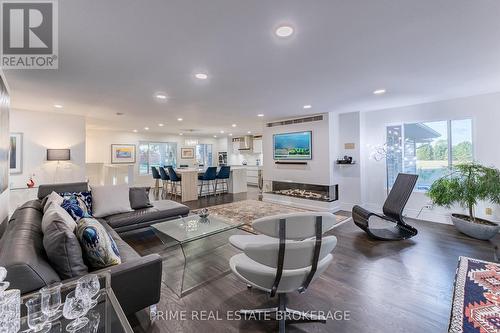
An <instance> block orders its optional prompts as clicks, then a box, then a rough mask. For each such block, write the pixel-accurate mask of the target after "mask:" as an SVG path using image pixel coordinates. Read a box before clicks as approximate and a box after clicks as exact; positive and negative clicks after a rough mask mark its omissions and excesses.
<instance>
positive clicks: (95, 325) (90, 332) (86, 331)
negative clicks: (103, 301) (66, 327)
mask: <svg viewBox="0 0 500 333" xmlns="http://www.w3.org/2000/svg"><path fill="white" fill-rule="evenodd" d="M87 317H88V318H89V323H88V324H87V326H85V327H84V328H83V329H82V330H80V331H78V333H97V332H98V331H99V323H100V321H101V315H100V314H99V312H98V311H96V310H90V311H89V313H88V314H87Z"/></svg>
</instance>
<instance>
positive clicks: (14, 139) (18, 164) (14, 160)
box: [9, 133, 23, 175]
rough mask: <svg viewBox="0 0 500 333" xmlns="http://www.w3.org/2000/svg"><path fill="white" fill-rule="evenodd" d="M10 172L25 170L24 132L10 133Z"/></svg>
mask: <svg viewBox="0 0 500 333" xmlns="http://www.w3.org/2000/svg"><path fill="white" fill-rule="evenodd" d="M9 170H10V174H11V175H12V174H16V173H22V172H23V133H10V166H9Z"/></svg>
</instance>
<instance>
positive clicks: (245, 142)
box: [238, 135, 253, 150]
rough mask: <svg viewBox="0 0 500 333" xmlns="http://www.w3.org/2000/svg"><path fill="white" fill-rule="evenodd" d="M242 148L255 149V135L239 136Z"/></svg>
mask: <svg viewBox="0 0 500 333" xmlns="http://www.w3.org/2000/svg"><path fill="white" fill-rule="evenodd" d="M239 139H240V148H238V150H252V149H253V136H252V135H245V136H242V137H240V138H239Z"/></svg>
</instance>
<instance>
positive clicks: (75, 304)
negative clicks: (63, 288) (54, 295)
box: [63, 290, 90, 332]
mask: <svg viewBox="0 0 500 333" xmlns="http://www.w3.org/2000/svg"><path fill="white" fill-rule="evenodd" d="M89 309H90V299H89V298H86V297H82V298H80V297H76V295H75V291H74V290H73V291H72V292H70V293H69V294H68V295H67V296H66V301H65V302H64V306H63V316H64V318H66V319H70V320H71V319H75V320H73V321H72V322H71V323H69V324H68V325H67V326H66V330H67V331H68V332H74V331H77V330H79V329H81V328H82V327H84V326H85V325H87V323H88V322H89V320H88V319H87V318H86V317H82V316H84V315H85V314H86V313H87V311H89Z"/></svg>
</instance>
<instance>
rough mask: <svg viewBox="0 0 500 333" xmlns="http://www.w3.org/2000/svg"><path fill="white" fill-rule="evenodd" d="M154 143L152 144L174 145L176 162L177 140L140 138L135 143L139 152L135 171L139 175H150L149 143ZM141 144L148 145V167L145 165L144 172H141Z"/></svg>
mask: <svg viewBox="0 0 500 333" xmlns="http://www.w3.org/2000/svg"><path fill="white" fill-rule="evenodd" d="M152 144H153V145H154V144H165V145H166V144H173V145H175V163H177V160H178V156H177V153H178V142H175V141H147V140H144V141H143V140H141V141H139V143H138V145H137V148H138V149H137V150H138V153H139V157H138V159H137V160H138V163H137V169H138V170H137V173H138V174H139V176H148V175H151V164H150V156H149V154H150V145H152ZM142 145H147V146H148V153H147V154H148V159H147V161H148V167H147V172H146V173H141V159H140V153H141V146H142Z"/></svg>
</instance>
